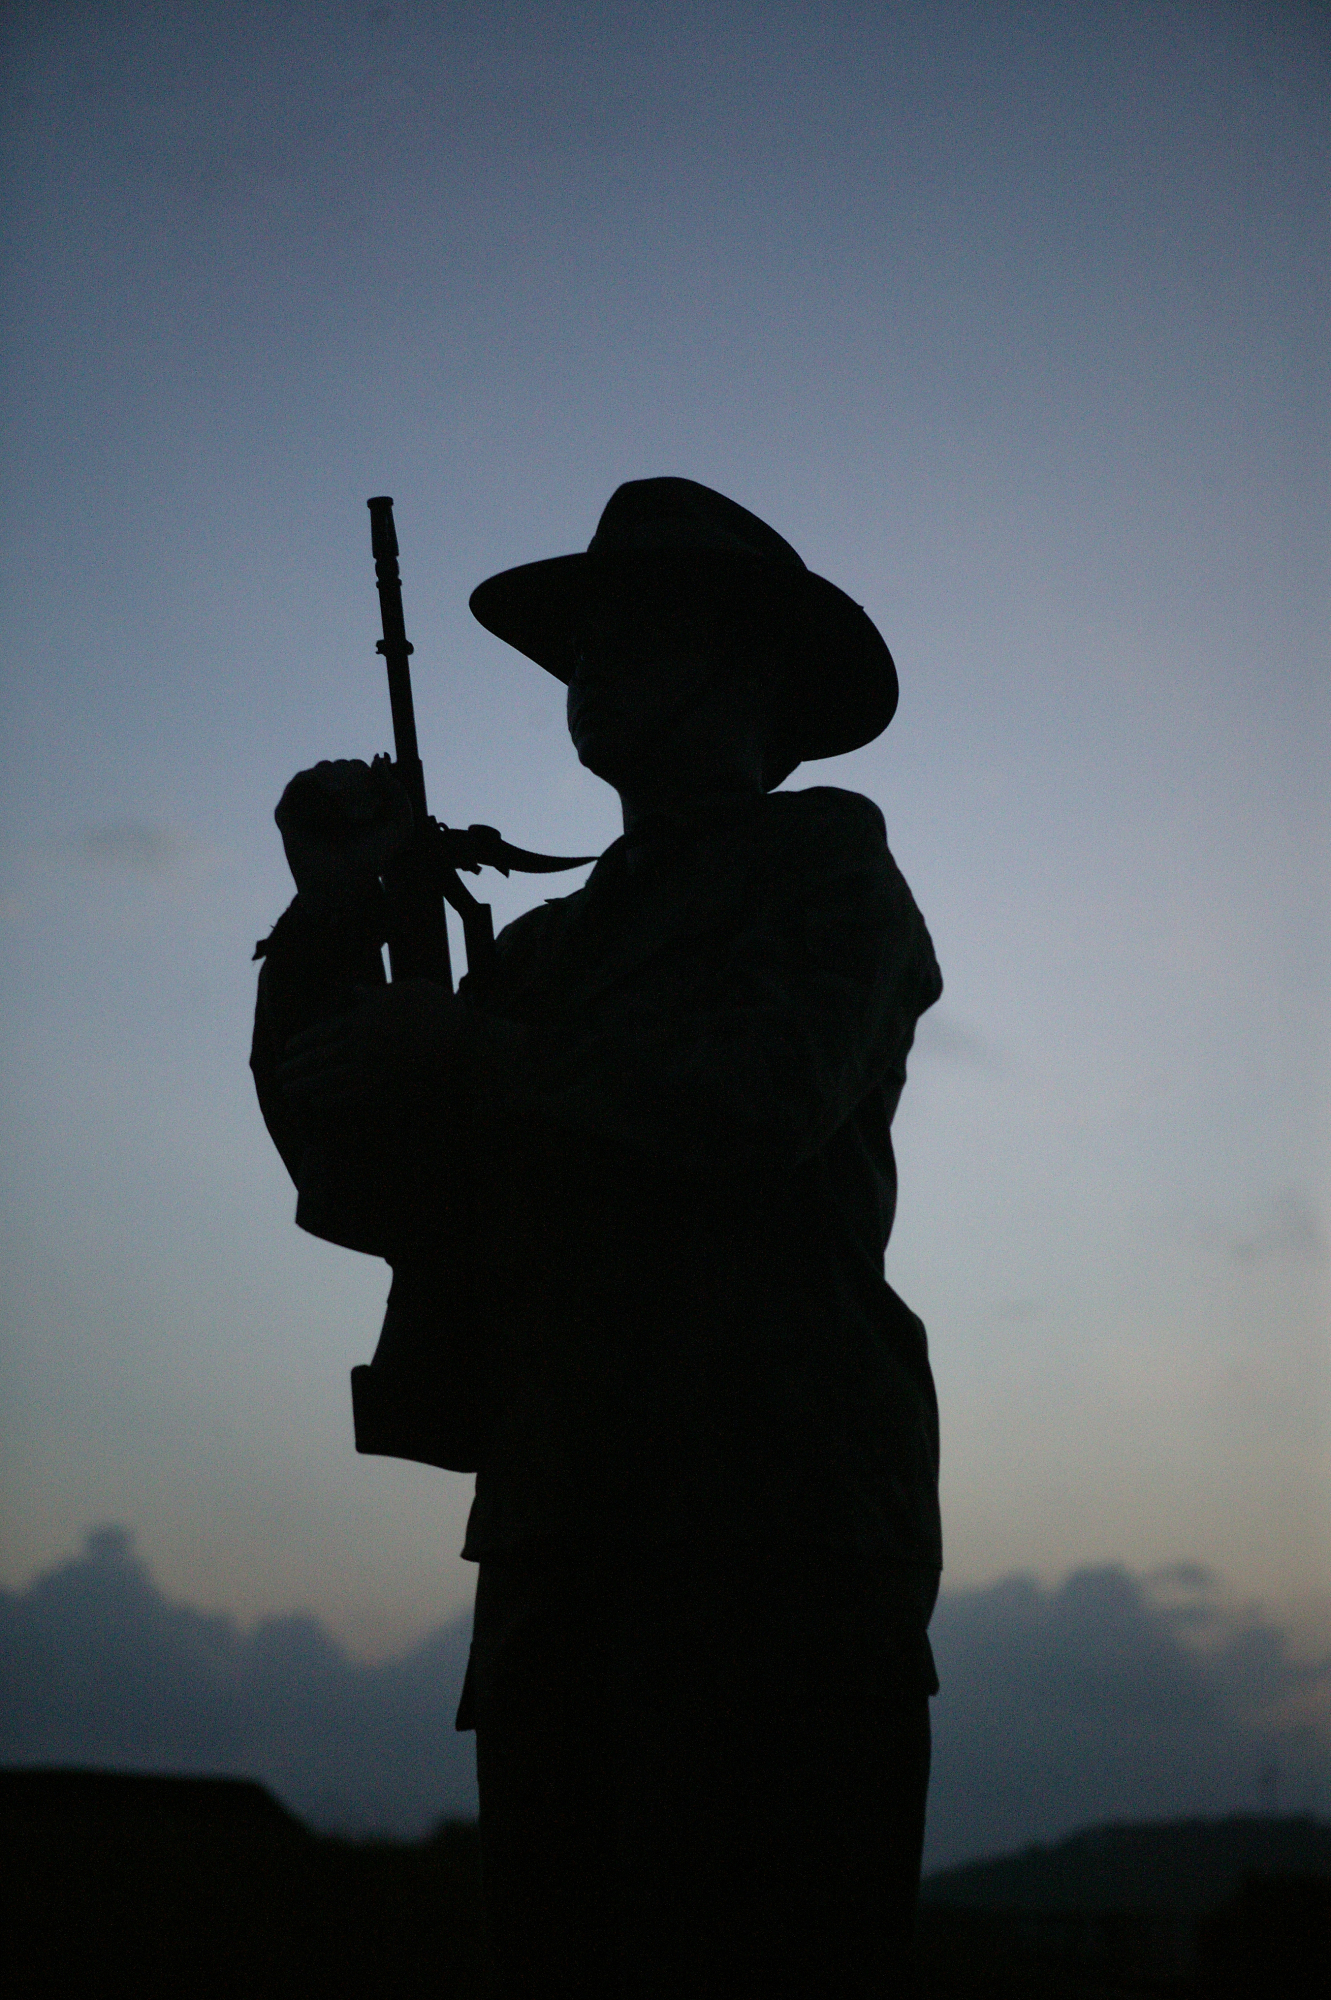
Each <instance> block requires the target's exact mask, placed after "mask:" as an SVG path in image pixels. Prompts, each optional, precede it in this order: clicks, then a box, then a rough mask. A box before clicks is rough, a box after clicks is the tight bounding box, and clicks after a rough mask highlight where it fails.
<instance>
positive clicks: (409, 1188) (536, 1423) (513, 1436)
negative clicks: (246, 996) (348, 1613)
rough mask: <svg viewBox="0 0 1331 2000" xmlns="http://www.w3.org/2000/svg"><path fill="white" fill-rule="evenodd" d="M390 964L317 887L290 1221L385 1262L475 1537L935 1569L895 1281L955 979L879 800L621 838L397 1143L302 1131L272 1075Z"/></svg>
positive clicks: (291, 1018)
mask: <svg viewBox="0 0 1331 2000" xmlns="http://www.w3.org/2000/svg"><path fill="white" fill-rule="evenodd" d="M374 977H382V970H381V968H379V966H378V955H377V949H376V948H375V946H374V943H373V926H372V922H371V921H370V920H369V919H367V920H366V923H365V924H363V925H361V926H360V927H359V928H358V926H357V925H356V924H349V925H348V926H346V927H345V929H344V931H343V932H342V933H341V934H338V935H336V936H335V935H332V934H331V933H330V932H329V931H327V930H326V929H320V927H318V926H316V925H313V924H311V923H309V922H306V921H302V919H301V917H300V908H299V899H297V902H296V904H294V905H293V906H292V909H291V910H290V911H288V913H287V916H286V917H284V919H283V920H282V923H280V924H279V925H278V927H277V930H276V931H275V933H274V937H273V939H272V940H270V949H269V956H268V962H267V965H266V966H265V969H264V972H263V974H262V976H261V980H260V993H259V1006H258V1013H257V1018H256V1032H255V1048H254V1069H255V1076H256V1081H257V1082H258V1085H259V1091H260V1098H261V1102H262V1103H263V1105H264V1109H265V1115H266V1116H267V1117H268V1120H269V1125H270V1129H271V1130H272V1132H273V1136H274V1138H275V1140H276V1141H277V1143H278V1145H279V1147H280V1149H281V1150H282V1152H283V1156H284V1158H285V1159H286V1160H287V1163H288V1166H289V1167H290V1168H291V1170H292V1173H293V1178H295V1179H296V1181H297V1185H298V1187H299V1189H300V1203H299V1205H298V1220H301V1221H303V1222H304V1223H305V1225H306V1226H307V1227H313V1228H315V1230H316V1232H317V1233H319V1234H324V1235H328V1236H331V1237H333V1238H334V1239H335V1240H338V1241H343V1242H351V1243H353V1244H354V1246H355V1247H357V1248H362V1249H368V1250H373V1251H375V1252H377V1253H378V1254H381V1255H385V1256H387V1257H388V1258H389V1259H390V1261H391V1262H392V1263H393V1264H394V1269H395V1282H394V1289H393V1294H392V1296H391V1298H390V1310H389V1314H388V1318H387V1320H386V1323H385V1330H384V1336H383V1339H382V1341H381V1348H380V1354H379V1356H377V1357H376V1367H379V1366H380V1365H381V1363H382V1364H383V1365H384V1366H385V1367H388V1366H389V1365H391V1364H392V1361H393V1356H394V1354H395V1353H397V1354H401V1355H408V1356H411V1357H414V1358H413V1359H412V1361H411V1366H412V1367H413V1368H414V1369H415V1370H416V1374H417V1376H418V1378H419V1380H420V1382H421V1383H422V1385H423V1389H422V1394H423V1396H424V1397H425V1399H426V1400H427V1401H428V1400H430V1399H431V1398H432V1399H433V1400H434V1402H435V1404H436V1405H438V1406H439V1407H442V1406H443V1404H444V1403H445V1402H446V1401H447V1399H448V1398H449V1396H450V1395H452V1396H455V1397H461V1398H463V1399H464V1400H465V1399H469V1406H470V1407H471V1408H472V1409H473V1410H474V1412H476V1413H477V1414H476V1417H475V1426H476V1428H475V1433H474V1462H475V1466H476V1471H477V1480H476V1499H475V1503H474V1506H473V1509H472V1514H471V1519H470V1522H469V1525H468V1531H467V1540H466V1546H465V1549H464V1553H465V1554H466V1555H468V1556H472V1557H476V1558H492V1557H502V1556H504V1555H506V1554H510V1553H518V1552H522V1551H528V1550H531V1549H533V1548H535V1547H538V1546H540V1545H542V1544H546V1545H557V1546H560V1547H563V1548H565V1549H568V1550H594V1549H596V1548H599V1547H623V1546H625V1545H633V1544H635V1543H642V1542H652V1543H661V1542H666V1541H678V1540H680V1539H691V1540H694V1541H698V1542H708V1543H713V1544H715V1543H718V1542H724V1541H728V1540H736V1539H739V1540H756V1539H762V1540H771V1539H773V1538H780V1539H782V1540H784V1541H786V1542H789V1540H790V1539H791V1538H795V1539H798V1540H801V1541H804V1542H812V1543H824V1544H830V1545H836V1546H840V1547H843V1548H856V1549H860V1550H863V1551H881V1552H882V1554H883V1555H884V1556H886V1557H890V1558H893V1559H896V1560H901V1561H907V1562H910V1563H913V1564H914V1563H920V1564H924V1565H925V1566H926V1567H927V1568H930V1569H934V1570H936V1569H937V1566H938V1564H939V1562H940V1560H941V1553H940V1537H939V1525H938V1501H937V1474H938V1430H937V1409H936V1403H935V1400H934V1391H933V1383H932V1378H931V1376H930V1371H929V1364H928V1358H927V1346H926V1341H925V1335H924V1329H923V1327H922V1325H921V1323H920V1321H919V1320H918V1319H917V1317H916V1316H915V1314H914V1313H913V1312H911V1311H910V1310H909V1308H908V1307H906V1306H905V1305H904V1304H903V1302H902V1301H901V1300H900V1299H899V1298H898V1297H897V1295H896V1293H895V1292H894V1291H893V1290H892V1289H891V1287H890V1286H889V1285H888V1284H887V1282H886V1280H885V1277H884V1268H883V1264H884V1250H885V1248H886V1244H887V1240H888V1236H889V1234H890V1231H891V1227H892V1217H893V1211H894V1209H895V1204H896V1171H895V1164H894V1160H893V1153H892V1141H891V1130H890V1128H891V1123H892V1117H893V1114H894V1112H895V1110H896V1105H897V1100H898V1098H899V1096H900V1093H901V1089H902V1086H903V1084H904V1082H905V1065H906V1057H907V1053H908V1051H909V1049H910V1046H911V1041H912V1037H913V1035H914V1030H915V1023H916V1020H917V1018H918V1017H919V1015H920V1014H921V1013H922V1012H923V1011H924V1010H925V1009H926V1008H927V1007H929V1006H931V1005H932V1004H933V1003H934V1001H935V1000H936V999H937V998H938V996H939V993H940V992H941V990H942V981H941V978H940V975H939V972H938V967H937V963H936V961H935V957H934V952H933V947H932V945H931V942H930V939H929V934H928V931H927V930H926V928H925V924H924V921H923V919H922V917H921V916H920V913H919V911H918V909H917V908H916V906H915V903H914V901H913V899H912V897H911V894H910V891H909V889H908V888H907V886H906V883H905V881H904V880H903V878H902V876H901V874H900V872H899V870H898V869H897V867H896V864H895V863H894V861H893V860H892V857H891V855H890V853H889V851H888V847H887V841H886V835H885V830H884V826H883V820H882V816H881V814H880V813H879V811H878V809H877V807H875V806H874V805H872V804H871V803H870V802H869V801H868V800H866V799H863V798H861V797H858V796H857V795H855V794H853V793H848V792H843V791H837V790H832V789H830V788H825V787H819V788H814V789H810V790H807V791H801V792H777V793H773V794H771V795H768V796H766V797H763V798H758V799H753V798H747V797H746V798H734V799H725V800H716V801H712V802H709V804H708V806H707V808H706V809H705V810H704V811H702V812H700V813H699V815H698V816H697V817H696V818H695V819H694V820H693V821H691V822H690V823H689V824H687V825H682V824H679V823H678V822H675V821H671V820H665V819H661V820H657V821H648V822H645V823H643V824H642V825H641V826H639V827H637V828H635V830H634V832H633V833H632V834H631V835H628V836H625V837H624V838H622V839H620V840H617V841H616V842H615V843H614V844H613V845H612V846H611V847H610V848H609V849H608V850H607V852H606V853H605V854H604V855H603V856H602V857H601V860H600V861H599V862H598V863H597V865H596V867H595V869H594V870H593V871H592V874H591V876H590V878H589V879H588V881H587V883H586V885H585V887H584V888H582V889H581V890H579V891H577V892H576V893H575V894H573V895H571V896H566V897H563V898H560V899H558V900H555V901H552V902H548V903H546V904H544V905H543V906H541V907H538V908H536V909H534V910H531V911H529V912H528V913H527V914H526V915H525V916H523V917H520V918H519V919H518V920H517V921H516V922H515V923H513V924H510V925H509V926H508V927H507V929H505V930H504V931H503V932H502V933H501V935H500V937H499V939H498V940H497V964H496V968H495V972H494V974H493V975H492V977H491V978H490V979H489V980H488V982H487V984H486V986H485V989H484V991H480V990H477V989H476V988H475V985H474V982H473V981H471V980H464V982H463V984H462V987H461V989H460V996H459V997H460V1003H461V1005H462V1006H463V1008H464V1009H465V1025H464V1032H463V1036H462V1041H461V1051H462V1053H461V1059H460V1060H459V1061H458V1062H457V1063H456V1064H455V1065H454V1066H453V1067H452V1069H451V1070H450V1074H449V1075H448V1077H447V1078H444V1079H441V1080H440V1081H439V1082H438V1083H435V1082H433V1081H432V1080H430V1079H424V1080H423V1082H422V1091H421V1103H420V1107H419V1116H418V1119H417V1122H416V1126H415V1129H414V1131H413V1133H412V1134H411V1135H408V1136H407V1137H406V1138H405V1139H403V1138H402V1135H397V1136H396V1137H395V1138H394V1139H393V1141H392V1143H385V1135H382V1134H363V1133H362V1134H350V1135H349V1134H347V1133H346V1132H345V1131H340V1132H328V1131H325V1132H317V1131H312V1130H311V1128H310V1126H309V1123H308V1121H305V1122H302V1121H301V1120H300V1119H298V1118H296V1117H293V1115H292V1113H291V1110H290V1107H288V1106H287V1105H286V1104H285V1103H284V1101H283V1100H281V1098H280V1094H279V1093H277V1092H276V1090H275V1088H274V1086H273V1082H272V1074H271V1072H272V1067H273V1063H274V1062H275V1060H276V1059H277V1054H278V1053H279V1052H280V1047H281V1043H282V1041H283V1039H284V1038H285V1036H286V1035H287V1034H290V1033H291V1032H293V1031H294V1028H295V1027H296V1026H299V1025H301V1024H302V1023H303V1021H304V1020H306V1019H309V1018H313V1017H314V1016H315V1015H316V1014H317V1013H318V1012H320V1011H328V1010H329V1009H331V1008H332V1007H334V1006H336V1005H339V1004H345V1003H346V998H347V994H348V992H349V990H350V987H351V985H352V984H354V983H355V981H356V979H357V978H359V979H361V980H365V979H369V978H374ZM404 1162H405V1163H406V1167H405V1169H404ZM302 1211H303V1212H302ZM422 1356H424V1357H425V1360H424V1361H422V1358H421V1357H422ZM432 1368H433V1369H434V1370H435V1372H434V1373H433V1374H431V1369H432ZM419 1455H421V1456H428V1455H429V1454H428V1453H427V1452H424V1451H423V1452H421V1453H420V1454H419ZM446 1462H450V1463H451V1462H456V1461H454V1460H448V1461H446ZM468 1462H470V1461H468Z"/></svg>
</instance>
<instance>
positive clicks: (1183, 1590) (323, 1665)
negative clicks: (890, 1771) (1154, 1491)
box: [0, 1528, 1331, 1867]
mask: <svg viewBox="0 0 1331 2000" xmlns="http://www.w3.org/2000/svg"><path fill="white" fill-rule="evenodd" d="M1181 1609H1184V1610H1187V1612H1188V1616H1187V1617H1186V1618H1184V1617H1180V1610H1181ZM933 1638H934V1650H935V1653H936V1655H937V1659H938V1669H939V1675H940V1678H941V1681H942V1690H941V1693H940V1694H939V1696H938V1698H937V1700H936V1701H935V1703H934V1775H933V1783H932V1787H931V1792H930V1805H929V1840H928V1847H927V1850H926V1861H927V1865H929V1866H931V1867H937V1866H943V1865H946V1864H947V1863H950V1862H954V1861H960V1860H965V1859H969V1858H971V1857H974V1856H977V1855H982V1854H989V1853H997V1852H1003V1851H1005V1850H1011V1849H1014V1848H1020V1847H1023V1846H1025V1845H1027V1844H1028V1843H1030V1842H1032V1841H1037V1840H1051V1839H1055V1838H1057V1837H1058V1836H1059V1835H1061V1834H1063V1833H1068V1832H1071V1831H1073V1830H1074V1829H1076V1828H1078V1827H1082V1826H1086V1825H1090V1824H1096V1823H1102V1822H1104V1821H1107V1820H1115V1819H1135V1818H1143V1819H1145V1818H1152V1819H1159V1818H1171V1817H1178V1816H1182V1815H1186V1814H1193V1813H1195V1814H1208V1813H1214V1814H1223V1813H1227V1812H1233V1811H1237V1810H1247V1811H1251V1810H1253V1809H1254V1808H1255V1807H1257V1806H1258V1805H1260V1804H1263V1803H1264V1804H1267V1805H1269V1804H1270V1803H1271V1790H1272V1778H1271V1774H1272V1772H1275V1773H1276V1774H1277V1777H1276V1786H1277V1803H1278V1804H1279V1805H1280V1806H1281V1807H1282V1808H1284V1809H1288V1810H1299V1809H1303V1808H1306V1807H1308V1806H1309V1805H1315V1804H1317V1803H1318V1802H1319V1800H1325V1799H1326V1798H1327V1797H1328V1796H1331V1749H1329V1745H1331V1735H1329V1734H1328V1732H1329V1731H1331V1660H1323V1661H1320V1662H1313V1663H1305V1664H1297V1663H1296V1662H1295V1661H1294V1659H1293V1658H1292V1656H1291V1652H1290V1647H1289V1643H1288V1640H1287V1637H1286V1635H1285V1633H1284V1632H1283V1631H1282V1630H1281V1629H1280V1628H1279V1627H1277V1626H1275V1625H1272V1624H1270V1623H1267V1622H1264V1621H1263V1620H1262V1619H1260V1618H1258V1617H1254V1616H1249V1617H1246V1618H1243V1619H1240V1620H1235V1619H1234V1618H1232V1616H1230V1615H1229V1614H1228V1613H1226V1612H1225V1611H1224V1609H1223V1608H1222V1606H1221V1603H1220V1599H1219V1594H1218V1590H1217V1588H1216V1586H1215V1583H1214V1579H1213V1578H1212V1577H1211V1576H1210V1575H1209V1573H1208V1572H1205V1571H1203V1570H1201V1569H1200V1568H1199V1567H1198V1566H1197V1565H1195V1564H1186V1563H1180V1564H1176V1565H1174V1566H1173V1567H1172V1568H1171V1569H1170V1570H1169V1571H1168V1572H1160V1573H1158V1574H1157V1576H1156V1577H1154V1578H1153V1579H1151V1580H1150V1581H1149V1582H1144V1581H1142V1580H1140V1579H1137V1578H1134V1577H1132V1576H1131V1575H1129V1574H1128V1572H1127V1571H1126V1570H1123V1569H1118V1568H1105V1569H1088V1570H1079V1571H1077V1572H1076V1573H1075V1574H1073V1575H1072V1576H1070V1577H1068V1579H1067V1580H1066V1581H1065V1582H1064V1583H1062V1584H1061V1585H1059V1586H1058V1587H1057V1588H1056V1589H1052V1590H1045V1589H1042V1588H1041V1587H1040V1586H1039V1585H1038V1584H1036V1583H1033V1582H1030V1581H1029V1580H1027V1579H1023V1578H1019V1577H1014V1578H1008V1579H1006V1580H1005V1581H1003V1582H1001V1583H997V1584H994V1585H992V1586H990V1587H988V1588H986V1589H980V1590H967V1591H953V1592H949V1593H947V1594H946V1595H944V1597H943V1598H942V1600H941V1601H940V1603H939V1607H938V1612H937V1614H936V1616H935V1619H934V1627H933ZM468 1640H469V1620H467V1619H466V1618H460V1619H457V1620H455V1621H454V1622H453V1623H451V1624H448V1625H444V1626H441V1627H440V1628H439V1629H438V1630H437V1631H435V1632H433V1633H431V1634H430V1635H429V1637H427V1638H426V1639H424V1640H423V1641H422V1642H421V1644H420V1645H419V1646H416V1647H414V1648H413V1649H412V1650H411V1651H410V1652H408V1653H406V1654H404V1655H403V1656H402V1657H401V1658H399V1659H397V1660H392V1661H389V1662H387V1663H385V1664H383V1665H379V1666H363V1665H360V1664H358V1663H356V1662H355V1661H353V1660H351V1659H349V1658H348V1657H347V1655H346V1654H345V1653H344V1652H343V1651H342V1649H341V1648H340V1647H339V1646H338V1645H337V1644H335V1643H334V1641H333V1640H332V1639H330V1638H329V1636H328V1635H327V1633H326V1632H325V1631H324V1630H323V1628H322V1627H321V1626H320V1625H319V1623H318V1622H317V1620H315V1619H313V1618H308V1617H284V1618H270V1619H265V1620H264V1621H263V1622H262V1623H260V1624H259V1625H257V1626H255V1627H254V1628H253V1630H252V1631H250V1632H247V1633H246V1632H241V1631H239V1630H238V1629H237V1627H236V1625H235V1624H234V1623H233V1621H232V1620H231V1619H229V1618H225V1617H217V1616H210V1615H208V1614H206V1613H204V1612H201V1611H198V1610H195V1609H194V1608H192V1607H190V1606H188V1605H182V1604H176V1603H172V1602H171V1601H170V1600H168V1599H167V1598H166V1597H164V1596H163V1595H162V1593H161V1592H160V1591H159V1590H157V1588H156V1587H155V1586H154V1584H153V1583H152V1581H151V1579H150V1577H149V1576H148V1574H147V1572H146V1570H145V1569H144V1567H143V1565H142V1564H141V1563H140V1562H139V1561H138V1560H137V1559H136V1558H135V1555H134V1551H133V1546H132V1543H131V1541H130V1538H129V1536H128V1535H127V1534H125V1532H124V1531H123V1530H121V1529H114V1528H104V1529H101V1530H99V1531H98V1532H97V1533H95V1534H93V1535H90V1536H89V1538H88V1541H87V1544H86V1547H85V1550H84V1553H83V1554H82V1555H81V1556H80V1557H78V1558H77V1559H75V1560H74V1561H72V1562H69V1563H66V1564H64V1565H62V1566H61V1567H60V1568H57V1569H54V1570H50V1571H48V1572H47V1573H46V1574H45V1575H43V1576H39V1577H38V1578H36V1580H35V1581H34V1582H33V1583H32V1584H31V1585H29V1587H28V1588H27V1589H26V1590H24V1591H21V1592H8V1591H6V1592H0V1761H2V1762H4V1763H8V1764H21V1763H22V1764H37V1763H48V1764H84V1765H99V1766H103V1767H108V1768H112V1769H122V1770H131V1769H133V1770H158V1771H212V1772H232V1773H236V1774H244V1775H246V1776H252V1777H257V1778H259V1779H261V1780H262V1781H263V1782H264V1783H265V1784H267V1785H269V1786H271V1788H272V1789H273V1791H274V1792H275V1793H276V1794H277V1795H278V1797H279V1798H281V1799H282V1800H283V1801H284V1802H285V1803H286V1804H287V1805H288V1806H290V1807H291V1808H292V1809H293V1810H294V1811H296V1812H297V1813H299V1814H300V1815H301V1816H302V1817H303V1818H304V1819H306V1820H307V1821H308V1822H309V1823H310V1824H311V1825H313V1826H316V1827H319V1828H321V1829H326V1830H335V1831H343V1832H351V1833H364V1832H368V1831H374V1830H381V1831H384V1832H389V1833H395V1834H398V1835H403V1836H409V1835H414V1834H418V1833H421V1832H423V1831H424V1830H425V1829H426V1828H427V1827H429V1826H430V1825H432V1824H433V1823H434V1822H435V1821H436V1820H437V1819H438V1818H440V1817H441V1816H443V1815H444V1814H448V1813H455V1814H456V1813H461V1814H471V1813H474V1811H475V1809H476V1791H475V1778H474V1765H473V1748H472V1744H473V1739H472V1738H471V1737H470V1736H459V1735H458V1734H457V1733H456V1732H455V1731H454V1728H453V1717H454V1713H455V1711H456V1706H457V1699H458V1694H459V1691H460V1687H461V1682H462V1675H463V1672H464V1669H465V1665H466V1657H467V1645H468ZM774 1748H775V1746H774Z"/></svg>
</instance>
